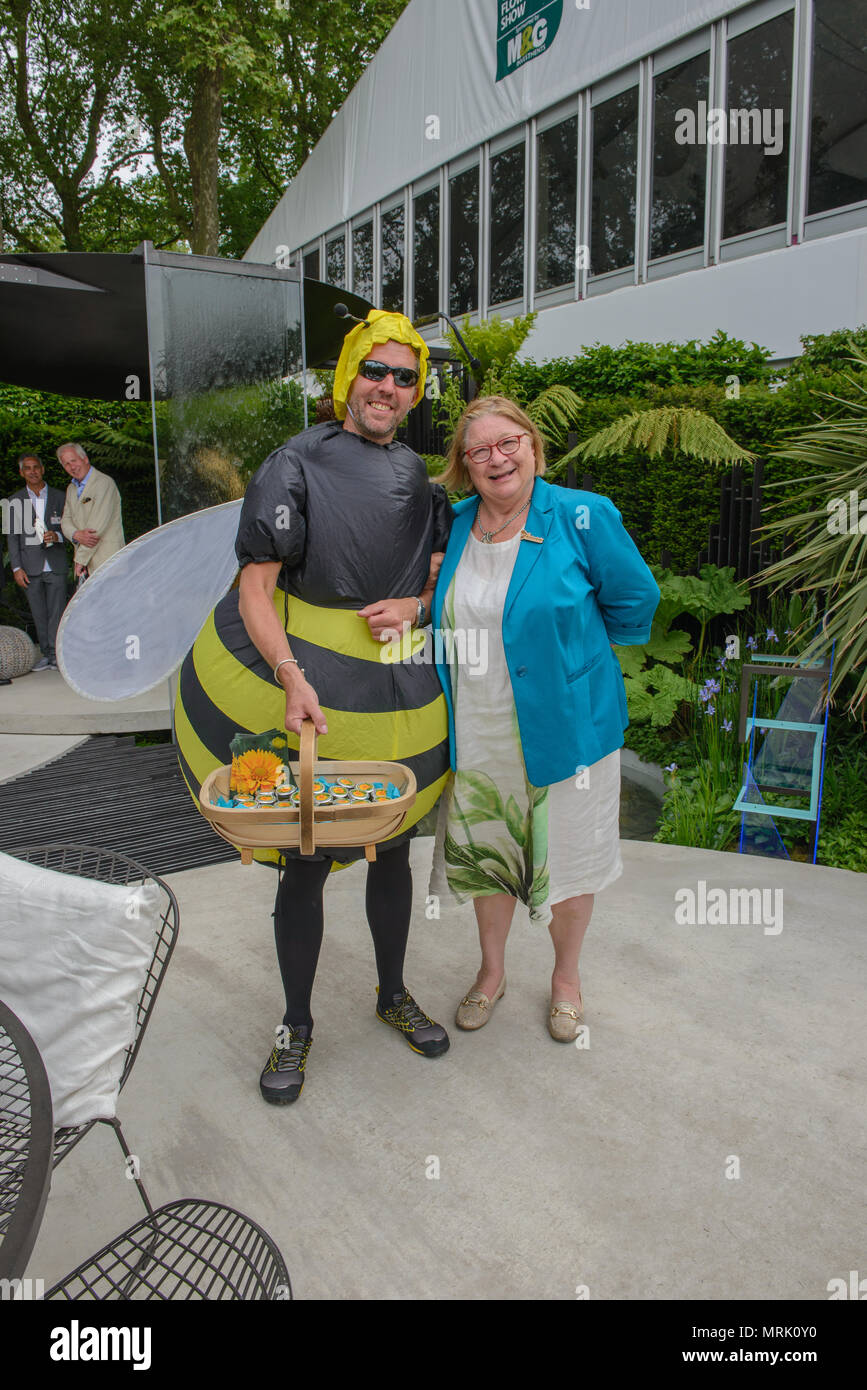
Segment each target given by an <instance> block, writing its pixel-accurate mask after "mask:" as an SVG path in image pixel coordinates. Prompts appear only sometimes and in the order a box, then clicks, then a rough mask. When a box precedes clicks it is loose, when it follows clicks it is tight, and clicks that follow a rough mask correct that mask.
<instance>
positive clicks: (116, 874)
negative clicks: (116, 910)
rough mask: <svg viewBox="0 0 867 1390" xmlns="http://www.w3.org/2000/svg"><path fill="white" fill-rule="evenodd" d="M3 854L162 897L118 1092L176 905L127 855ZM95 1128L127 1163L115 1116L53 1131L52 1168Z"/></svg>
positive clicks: (168, 944) (69, 847)
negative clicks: (150, 889)
mask: <svg viewBox="0 0 867 1390" xmlns="http://www.w3.org/2000/svg"><path fill="white" fill-rule="evenodd" d="M4 852H5V853H8V854H10V855H12V856H13V857H14V858H15V859H21V860H23V861H24V862H25V863H28V864H36V865H38V866H39V867H41V868H44V869H53V870H54V871H55V872H56V873H61V874H73V875H75V876H76V877H78V878H92V879H96V880H97V882H99V883H117V884H121V885H126V884H133V885H134V886H136V887H137V886H139V884H142V885H144V884H148V883H155V884H156V885H157V886H158V888H159V889H160V892H161V893H162V895H163V897H162V902H161V911H160V921H159V926H158V928H157V934H156V942H155V945H154V953H153V957H152V959H151V963H150V965H149V967H148V973H147V976H146V978H145V982H144V984H143V986H142V989H141V993H140V995H139V997H138V1000H137V1002H136V1018H135V1031H134V1033H133V1038H132V1042H131V1043H130V1045H129V1047H128V1048H127V1050H126V1057H125V1059H124V1064H123V1071H122V1073H121V1078H120V1087H119V1090H121V1091H122V1090H123V1088H124V1086H125V1085H126V1082H127V1079H128V1078H129V1075H130V1072H131V1071H132V1068H133V1065H134V1063H135V1060H136V1057H137V1056H138V1052H139V1048H140V1047H141V1043H142V1038H143V1037H144V1034H145V1029H146V1028H147V1025H148V1021H149V1019H150V1016H151V1010H152V1009H153V1006H154V1002H155V1000H156V997H157V995H158V993H159V990H160V986H161V985H162V982H163V976H164V975H165V971H166V967H167V965H168V963H169V960H170V959H171V954H172V951H173V950H174V948H175V942H176V940H177V934H178V927H179V924H180V911H179V908H178V900H177V898H176V897H175V895H174V893H173V892H172V890H171V888H169V886H168V884H167V883H165V882H164V881H163V879H161V878H160V877H159V876H158V875H157V874H154V873H152V872H151V870H150V869H147V868H145V866H144V865H143V864H140V863H138V862H137V860H135V859H130V858H129V856H128V855H125V854H119V853H117V852H115V851H114V850H107V849H99V848H97V847H96V846H94V845H79V844H50V845H33V846H28V847H25V848H23V849H10V850H7V851H4ZM96 1124H103V1125H108V1126H109V1127H110V1128H111V1129H112V1130H113V1131H114V1134H115V1137H116V1138H117V1141H118V1144H119V1145H120V1148H121V1150H122V1152H123V1154H124V1157H125V1159H127V1160H128V1159H129V1158H130V1157H131V1155H130V1151H129V1148H128V1147H127V1144H126V1141H125V1139H124V1136H123V1131H122V1129H121V1124H120V1120H119V1119H118V1118H117V1116H115V1117H114V1119H106V1120H88V1121H87V1122H86V1123H85V1124H82V1125H75V1126H70V1127H69V1128H63V1129H57V1130H55V1132H54V1157H53V1161H52V1168H56V1167H57V1165H58V1163H60V1162H62V1160H63V1159H64V1158H65V1157H66V1155H67V1154H68V1153H69V1152H70V1151H71V1150H72V1149H73V1148H74V1147H75V1145H76V1144H78V1143H80V1142H81V1140H82V1139H83V1138H84V1136H85V1135H86V1134H87V1133H88V1132H89V1131H90V1130H91V1129H92V1128H93V1126H94V1125H96ZM133 1176H134V1180H135V1184H136V1187H137V1188H138V1191H139V1196H140V1197H141V1199H142V1202H143V1203H144V1207H145V1210H146V1211H147V1212H148V1213H150V1214H152V1213H153V1211H154V1208H153V1206H152V1205H151V1201H150V1198H149V1197H148V1195H147V1192H146V1190H145V1188H144V1184H143V1183H142V1181H141V1179H140V1178H139V1177H138V1176H137V1175H135V1174H134V1175H133ZM4 1220H5V1218H4V1215H3V1213H2V1210H0V1232H2V1230H3V1229H4Z"/></svg>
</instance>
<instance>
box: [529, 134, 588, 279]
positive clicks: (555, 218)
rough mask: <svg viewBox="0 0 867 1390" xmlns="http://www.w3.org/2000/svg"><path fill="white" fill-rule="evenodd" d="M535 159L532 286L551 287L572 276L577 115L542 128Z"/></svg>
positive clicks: (573, 267) (576, 164)
mask: <svg viewBox="0 0 867 1390" xmlns="http://www.w3.org/2000/svg"><path fill="white" fill-rule="evenodd" d="M536 160H537V165H538V170H539V176H538V181H537V190H536V289H537V290H553V289H556V288H557V286H558V285H571V284H572V283H573V282H574V280H575V198H576V194H577V186H578V184H577V180H578V117H577V116H570V118H569V120H568V121H561V122H560V124H559V125H555V126H552V127H551V129H550V130H545V131H543V132H542V134H541V135H540V136H539V138H538V140H537V141H536Z"/></svg>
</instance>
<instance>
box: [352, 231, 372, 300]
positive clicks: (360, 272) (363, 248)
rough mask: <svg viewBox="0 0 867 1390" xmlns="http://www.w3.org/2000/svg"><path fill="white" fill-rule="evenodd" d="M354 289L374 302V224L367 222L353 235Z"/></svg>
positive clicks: (364, 297)
mask: <svg viewBox="0 0 867 1390" xmlns="http://www.w3.org/2000/svg"><path fill="white" fill-rule="evenodd" d="M352 289H353V293H355V294H359V295H361V298H362V299H366V300H367V301H368V302H369V303H372V302H373V223H372V222H365V224H364V226H363V227H356V228H355V230H354V232H353V233H352Z"/></svg>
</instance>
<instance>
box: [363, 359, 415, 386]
mask: <svg viewBox="0 0 867 1390" xmlns="http://www.w3.org/2000/svg"><path fill="white" fill-rule="evenodd" d="M389 372H391V375H392V376H393V377H394V384H395V386H416V385H417V384H418V372H417V371H416V370H415V367H390V366H389V365H388V363H387V362H371V361H370V359H369V358H366V359H365V361H364V362H362V363H360V365H359V368H358V375H359V376H363V377H364V378H365V379H366V380H367V381H385V378H386V377H387V376H388V374H389Z"/></svg>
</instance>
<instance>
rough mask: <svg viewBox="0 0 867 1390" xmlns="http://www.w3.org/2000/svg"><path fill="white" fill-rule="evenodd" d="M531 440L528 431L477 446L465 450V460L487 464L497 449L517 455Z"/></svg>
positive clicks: (507, 453)
mask: <svg viewBox="0 0 867 1390" xmlns="http://www.w3.org/2000/svg"><path fill="white" fill-rule="evenodd" d="M396 379H397V378H395V380H396ZM529 438H530V436H529V435H528V434H527V432H526V430H525V431H524V432H523V433H522V434H509V435H507V436H506V438H505V439H499V440H498V441H497V443H496V444H477V445H476V447H475V449H467V450H465V452H464V458H468V459H472V461H473V463H487V461H488V459H489V458H490V457H491V455H492V454H493V452H494V450H495V449H499V451H500V453H501V454H506V455H507V456H508V455H509V454H516V453H517V452H518V449H519V448H520V445H521V440H522V439H529Z"/></svg>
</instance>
